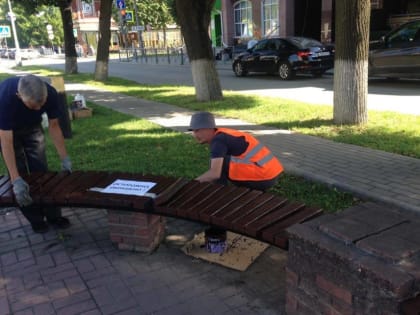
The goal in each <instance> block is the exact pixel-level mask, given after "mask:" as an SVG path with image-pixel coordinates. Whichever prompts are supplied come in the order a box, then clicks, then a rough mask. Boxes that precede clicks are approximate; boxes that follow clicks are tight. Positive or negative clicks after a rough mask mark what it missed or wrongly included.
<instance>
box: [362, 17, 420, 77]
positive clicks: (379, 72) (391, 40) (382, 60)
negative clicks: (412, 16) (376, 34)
mask: <svg viewBox="0 0 420 315" xmlns="http://www.w3.org/2000/svg"><path fill="white" fill-rule="evenodd" d="M369 75H370V76H383V77H389V78H400V77H404V78H419V79H420V20H415V21H411V22H408V23H405V24H403V25H401V26H400V27H398V28H397V29H395V30H392V31H391V32H389V33H388V34H387V35H385V36H383V37H382V38H381V39H380V40H379V41H375V42H371V43H370V51H369Z"/></svg>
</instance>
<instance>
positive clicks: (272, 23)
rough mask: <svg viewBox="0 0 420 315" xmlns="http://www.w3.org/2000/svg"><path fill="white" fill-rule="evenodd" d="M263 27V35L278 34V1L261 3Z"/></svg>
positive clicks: (272, 0) (267, 0) (268, 0)
mask: <svg viewBox="0 0 420 315" xmlns="http://www.w3.org/2000/svg"><path fill="white" fill-rule="evenodd" d="M262 10H263V23H264V24H263V25H264V35H265V36H268V35H278V34H279V1H278V0H264V1H263V8H262Z"/></svg>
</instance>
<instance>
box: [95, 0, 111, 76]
mask: <svg viewBox="0 0 420 315" xmlns="http://www.w3.org/2000/svg"><path fill="white" fill-rule="evenodd" d="M111 10H112V0H102V1H101V7H100V16H99V41H98V49H97V53H96V64H95V80H98V81H105V80H107V79H108V62H109V43H110V40H111Z"/></svg>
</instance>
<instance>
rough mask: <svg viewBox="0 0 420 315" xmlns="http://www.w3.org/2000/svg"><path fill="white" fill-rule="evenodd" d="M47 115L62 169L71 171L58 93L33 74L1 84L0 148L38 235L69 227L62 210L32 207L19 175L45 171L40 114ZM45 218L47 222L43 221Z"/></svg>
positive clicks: (26, 212) (21, 206)
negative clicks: (51, 228) (52, 229)
mask: <svg viewBox="0 0 420 315" xmlns="http://www.w3.org/2000/svg"><path fill="white" fill-rule="evenodd" d="M43 113H46V114H47V116H48V125H49V126H48V130H49V134H50V136H51V139H52V141H53V143H54V146H55V148H56V150H57V153H58V155H59V157H60V159H61V166H62V170H64V171H70V172H71V161H70V158H69V156H68V154H67V150H66V146H65V143H64V137H63V134H62V132H61V128H60V125H59V122H58V117H59V114H60V112H59V107H58V95H57V91H56V90H55V89H54V88H53V87H52V86H51V85H49V84H47V83H45V82H44V81H42V80H41V79H40V78H38V77H36V76H34V75H26V76H23V77H13V78H8V79H6V80H4V81H3V82H1V83H0V145H1V153H2V156H3V160H4V162H5V164H6V167H7V170H8V172H9V176H10V180H11V182H12V185H13V192H14V194H15V198H16V201H17V203H18V205H19V207H20V209H21V211H22V213H23V215H24V216H25V217H26V218H27V219H28V221H29V222H30V223H31V226H32V229H33V230H34V232H37V233H44V232H46V231H47V230H48V224H47V222H48V223H50V224H52V225H53V226H56V227H58V228H66V227H68V226H69V225H70V222H69V220H68V219H67V218H65V217H63V216H62V215H61V209H59V208H48V209H41V208H39V207H38V206H35V205H33V204H32V198H31V195H30V192H29V185H28V184H27V183H26V182H25V180H24V179H23V178H22V177H21V175H25V174H29V173H31V172H46V171H47V170H48V164H47V158H46V153H45V137H44V130H43V128H42V125H41V122H42V114H43ZM44 217H45V218H46V219H47V222H45V220H44Z"/></svg>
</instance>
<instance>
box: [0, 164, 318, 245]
mask: <svg viewBox="0 0 420 315" xmlns="http://www.w3.org/2000/svg"><path fill="white" fill-rule="evenodd" d="M117 179H124V180H136V181H151V182H155V183H156V185H155V186H154V187H153V188H152V189H151V190H150V192H149V193H148V195H147V196H132V195H130V196H128V195H122V194H109V193H102V192H100V191H95V190H92V188H98V189H97V190H100V188H105V187H107V186H108V185H110V184H111V183H113V182H114V181H115V180H117ZM25 180H26V181H27V182H28V184H29V185H30V190H31V196H32V198H33V200H34V202H35V203H36V204H39V205H42V206H52V205H55V206H68V207H87V208H105V209H112V210H114V209H115V210H122V211H130V212H142V213H147V214H154V215H161V216H170V217H175V218H181V219H187V220H192V221H197V222H201V223H204V224H209V225H212V226H215V227H219V228H223V229H226V230H230V231H232V232H236V233H239V234H242V235H245V236H250V237H252V238H255V239H258V240H260V241H263V242H267V243H269V244H272V245H275V246H278V247H281V248H284V249H286V248H287V235H286V233H285V229H286V228H288V227H290V226H291V225H294V224H297V223H301V222H304V221H306V220H309V219H311V218H313V217H315V216H317V215H319V214H320V213H321V212H322V209H320V208H315V207H308V206H306V205H305V204H303V203H299V202H290V201H288V200H287V199H285V198H282V197H279V196H275V195H273V194H270V193H262V192H260V191H256V190H250V189H247V188H243V187H236V186H222V185H218V184H212V183H199V182H198V181H195V180H186V179H183V178H170V177H163V176H156V175H145V174H132V173H121V172H97V171H75V172H73V173H71V174H68V173H64V172H60V173H57V172H47V173H34V174H31V175H29V176H26V177H25ZM0 205H2V206H11V205H15V200H14V196H13V191H12V186H11V183H10V181H9V178H8V176H0Z"/></svg>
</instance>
